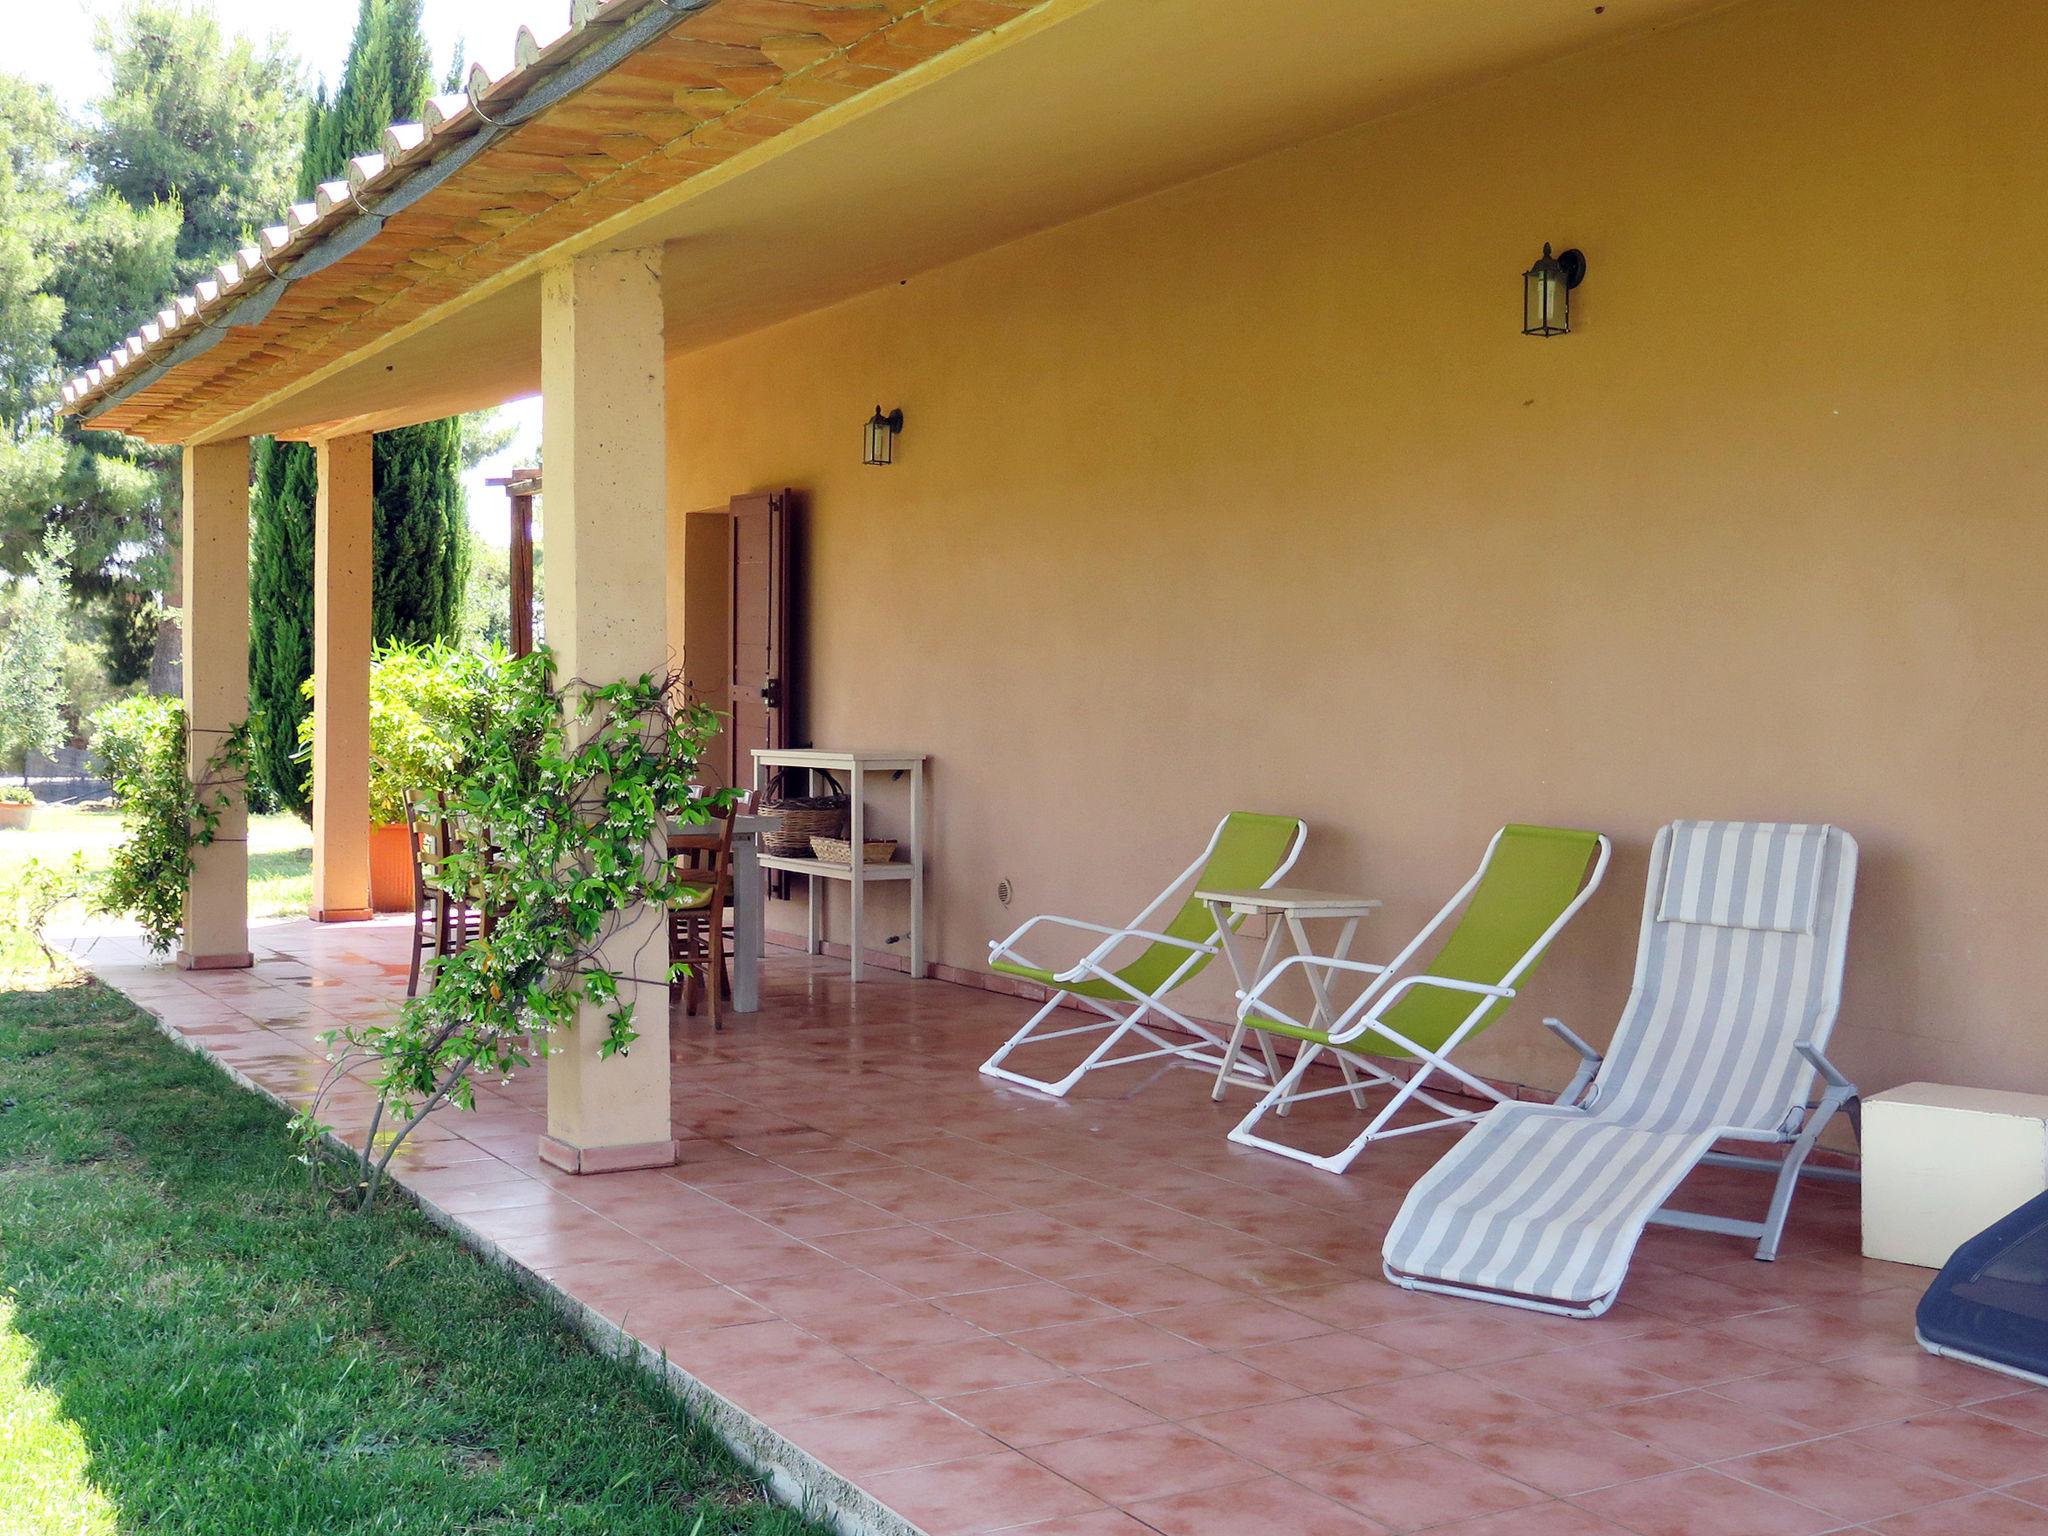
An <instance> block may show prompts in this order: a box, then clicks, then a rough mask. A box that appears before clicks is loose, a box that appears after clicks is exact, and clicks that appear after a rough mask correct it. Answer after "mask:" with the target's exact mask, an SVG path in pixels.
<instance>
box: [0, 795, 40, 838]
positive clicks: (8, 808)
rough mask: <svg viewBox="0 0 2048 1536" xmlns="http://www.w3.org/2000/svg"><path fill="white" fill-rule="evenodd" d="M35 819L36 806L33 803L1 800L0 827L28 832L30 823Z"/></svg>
mask: <svg viewBox="0 0 2048 1536" xmlns="http://www.w3.org/2000/svg"><path fill="white" fill-rule="evenodd" d="M35 819H36V808H35V806H34V804H33V803H31V804H28V805H16V804H15V803H14V802H12V801H0V828H9V829H12V830H14V831H17V832H26V831H27V830H28V829H29V823H30V822H32V821H34V820H35Z"/></svg>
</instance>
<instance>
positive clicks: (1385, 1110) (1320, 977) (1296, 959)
mask: <svg viewBox="0 0 2048 1536" xmlns="http://www.w3.org/2000/svg"><path fill="white" fill-rule="evenodd" d="M1505 831H1506V828H1502V829H1501V832H1505ZM1501 832H1496V833H1494V834H1493V837H1492V840H1491V841H1489V842H1488V843H1487V845H1486V856H1485V857H1484V858H1482V859H1481V860H1480V861H1479V868H1478V869H1477V870H1475V871H1473V874H1472V877H1471V879H1469V880H1467V881H1466V882H1465V883H1464V884H1463V885H1462V886H1460V887H1459V888H1458V891H1457V894H1456V895H1454V896H1452V897H1451V899H1450V900H1449V901H1447V902H1445V903H1444V904H1443V906H1442V907H1441V908H1440V909H1439V910H1438V912H1437V914H1436V916H1435V917H1433V918H1431V919H1430V920H1429V922H1428V923H1427V924H1426V925H1425V926H1424V927H1423V929H1422V930H1421V932H1419V933H1417V934H1416V935H1415V937H1414V938H1412V939H1410V940H1409V941H1408V943H1407V944H1406V945H1405V946H1403V948H1402V950H1401V952H1400V953H1399V954H1397V955H1396V956H1394V958H1393V959H1392V960H1390V961H1388V962H1387V963H1386V964H1385V965H1373V964H1369V963H1367V962H1365V961H1362V960H1336V959H1331V958H1328V957H1326V956H1318V955H1289V956H1288V957H1287V958H1286V959H1285V960H1283V961H1281V962H1280V964H1278V965H1276V966H1275V967H1274V968H1273V969H1272V970H1271V971H1269V972H1267V974H1266V975H1265V976H1264V977H1262V978H1261V979H1260V980H1259V982H1258V984H1257V985H1256V986H1254V987H1253V988H1252V990H1251V991H1250V992H1249V993H1240V994H1239V996H1238V1010H1237V1016H1238V1024H1239V1028H1238V1031H1237V1032H1236V1033H1235V1034H1234V1035H1233V1037H1232V1042H1231V1044H1232V1054H1233V1055H1234V1053H1235V1049H1236V1046H1237V1044H1238V1043H1239V1041H1240V1040H1241V1039H1242V1036H1243V1032H1244V1029H1245V1028H1246V1027H1247V1026H1249V1027H1250V1028H1251V1029H1254V1030H1256V1029H1258V1025H1257V1023H1256V1022H1255V1020H1254V1015H1259V1016H1262V1017H1266V1018H1271V1019H1276V1020H1278V1021H1279V1022H1280V1023H1283V1024H1287V1025H1290V1026H1292V1027H1294V1028H1296V1029H1301V1028H1306V1027H1308V1026H1306V1025H1304V1024H1303V1023H1302V1022H1301V1021H1300V1020H1298V1019H1295V1018H1293V1017H1292V1016H1291V1015H1289V1014H1288V1013H1286V1012H1285V1011H1284V1010H1282V1009H1280V1008H1278V1007H1276V1006H1275V1005H1274V1004H1273V1003H1272V1002H1271V1001H1270V1000H1269V996H1268V994H1269V993H1270V992H1271V991H1272V989H1273V988H1274V987H1276V986H1278V985H1279V984H1280V982H1281V980H1282V978H1284V977H1285V976H1286V975H1287V973H1288V972H1290V971H1292V970H1295V969H1300V970H1302V971H1303V972H1304V973H1305V974H1306V976H1307V979H1308V982H1309V987H1310V990H1311V992H1312V993H1313V994H1314V996H1315V998H1316V1000H1317V1003H1318V1005H1319V1006H1320V1008H1322V1009H1323V1010H1325V1011H1327V1009H1328V1006H1329V1005H1328V977H1329V974H1330V973H1332V972H1349V973H1352V974H1355V975H1360V976H1370V977H1372V978H1373V980H1372V981H1371V982H1369V983H1368V984H1367V986H1366V988H1365V990H1364V991H1363V992H1361V993H1360V994H1359V995H1358V996H1357V997H1356V998H1354V999H1353V1000H1352V1002H1351V1004H1350V1006H1348V1007H1347V1008H1345V1009H1344V1011H1343V1012H1342V1013H1341V1014H1339V1015H1338V1016H1337V1018H1336V1021H1335V1023H1334V1024H1333V1025H1332V1026H1331V1028H1330V1029H1329V1031H1328V1033H1329V1037H1330V1038H1329V1043H1328V1044H1327V1045H1324V1044H1320V1043H1318V1042H1316V1041H1313V1040H1301V1041H1297V1043H1296V1045H1297V1048H1296V1053H1295V1058H1294V1066H1293V1068H1292V1069H1291V1070H1290V1071H1289V1072H1288V1073H1287V1075H1286V1076H1284V1077H1282V1078H1281V1079H1280V1080H1279V1081H1278V1082H1276V1083H1274V1084H1273V1086H1272V1087H1271V1088H1270V1089H1269V1090H1268V1091H1267V1093H1266V1095H1265V1097H1263V1098H1262V1099H1260V1100H1259V1102H1258V1103H1257V1104H1255V1105H1253V1106H1252V1109H1251V1113H1249V1114H1248V1115H1246V1116H1245V1117H1244V1119H1243V1120H1241V1121H1239V1122H1238V1124H1237V1126H1236V1128H1235V1129H1233V1130H1232V1131H1231V1132H1230V1137H1229V1139H1230V1140H1231V1141H1234V1142H1236V1143H1237V1144H1238V1145H1239V1146H1244V1147H1257V1148H1258V1149H1259V1150H1260V1151H1262V1152H1273V1153H1277V1154H1278V1155H1279V1156H1281V1157H1286V1158H1292V1159H1293V1160H1294V1161H1295V1162H1298V1163H1307V1164H1308V1165H1309V1166H1310V1167H1312V1168H1320V1169H1322V1170H1323V1171H1324V1172H1326V1173H1342V1172H1344V1171H1345V1170H1346V1169H1348V1168H1349V1167H1350V1166H1351V1165H1352V1163H1353V1162H1355V1161H1356V1160H1357V1159H1358V1157H1359V1155H1360V1154H1361V1153H1363V1152H1364V1151H1365V1149H1366V1148H1367V1147H1369V1146H1371V1145H1372V1144H1373V1143H1374V1142H1376V1141H1387V1140H1391V1139H1392V1138H1393V1137H1396V1136H1412V1135H1414V1134H1415V1133H1417V1132H1418V1131H1435V1130H1445V1129H1448V1128H1450V1127H1452V1126H1458V1125H1464V1124H1466V1123H1467V1122H1469V1121H1473V1120H1477V1119H1478V1118H1479V1117H1480V1116H1481V1115H1483V1114H1485V1113H1486V1110H1485V1109H1461V1108H1459V1107H1458V1106H1456V1105H1454V1104H1450V1103H1447V1102H1445V1101H1444V1100H1443V1099H1440V1098H1438V1097H1437V1096H1436V1095H1435V1094H1433V1093H1430V1092H1429V1091H1428V1090H1426V1089H1425V1088H1424V1087H1423V1084H1424V1083H1425V1082H1427V1081H1428V1080H1429V1079H1430V1078H1431V1077H1433V1076H1434V1075H1436V1074H1437V1073H1439V1072H1441V1073H1443V1074H1444V1075H1445V1076H1448V1077H1452V1078H1455V1079H1456V1080H1457V1081H1458V1082H1459V1083H1462V1084H1463V1085H1464V1086H1465V1088H1466V1089H1467V1090H1468V1091H1470V1092H1471V1093H1472V1094H1473V1095H1474V1096H1476V1097H1478V1098H1480V1099H1483V1100H1486V1101H1487V1107H1488V1108H1491V1107H1492V1106H1493V1105H1494V1104H1501V1103H1505V1102H1507V1099H1506V1096H1505V1095H1504V1094H1502V1093H1500V1092H1499V1091H1498V1090H1496V1089H1495V1088H1494V1087H1493V1086H1492V1085H1490V1084H1489V1083H1487V1082H1486V1081H1484V1080H1483V1079H1481V1078H1478V1077H1475V1076H1474V1075H1473V1074H1472V1073H1470V1072H1467V1071H1466V1070H1465V1069H1464V1068H1463V1067H1461V1066H1459V1065H1458V1064H1457V1063H1456V1062H1454V1061H1452V1060H1451V1059H1450V1056H1451V1053H1452V1052H1453V1051H1455V1050H1456V1049H1457V1048H1458V1046H1459V1045H1460V1044H1462V1043H1463V1042H1464V1040H1465V1038H1466V1037H1467V1036H1468V1035H1470V1034H1471V1033H1472V1032H1473V1031H1474V1030H1475V1029H1477V1028H1478V1027H1479V1023H1480V1021H1481V1020H1482V1019H1484V1018H1485V1017H1486V1015H1487V1013H1488V1012H1489V1011H1490V1010H1491V1009H1492V1008H1493V1007H1494V1005H1495V1004H1496V1003H1500V1002H1504V1001H1506V1000H1508V999H1511V998H1513V997H1514V996H1515V985H1516V983H1517V982H1519V981H1520V980H1521V979H1522V977H1523V976H1524V975H1526V974H1527V973H1528V971H1529V968H1530V967H1531V966H1533V965H1535V963H1536V962H1537V961H1538V960H1539V959H1541V958H1542V956H1543V953H1544V951H1545V950H1547V949H1548V948H1549V947H1550V944H1551V941H1552V940H1554V939H1555V938H1556V937H1557V935H1558V934H1559V933H1560V932H1562V931H1563V929H1564V926H1565V924H1567V923H1569V922H1570V921H1571V920H1572V918H1573V917H1575V916H1576V915H1577V914H1578V911H1579V908H1581V907H1583V906H1584V905H1585V904H1586V903H1587V901H1589V900H1590V899H1591V898H1592V895H1593V893H1594V892H1595V891H1597V890H1599V889H1600V882H1601V880H1602V879H1603V878H1604V877H1605V876H1606V874H1607V861H1608V858H1609V857H1610V855H1611V854H1612V853H1613V845H1612V844H1611V843H1610V842H1609V841H1608V840H1607V838H1606V836H1605V835H1602V836H1601V837H1600V839H1599V849H1600V851H1599V854H1598V856H1597V857H1596V858H1595V859H1594V861H1593V871H1592V874H1591V875H1589V876H1588V877H1587V879H1586V882H1585V884H1584V885H1582V886H1581V887H1580V888H1579V893H1578V895H1577V896H1575V897H1573V898H1572V901H1571V904H1570V905H1569V906H1567V907H1566V908H1565V909H1564V910H1563V911H1562V912H1560V913H1559V914H1558V915H1557V917H1556V918H1555V919H1553V920H1552V922H1551V924H1550V926H1549V927H1547V928H1545V929H1544V930H1543V932H1542V934H1541V935H1539V936H1538V938H1537V939H1536V941H1535V942H1534V943H1533V944H1531V945H1530V946H1529V947H1528V949H1527V950H1525V951H1524V952H1523V954H1522V957H1521V958H1520V959H1519V960H1517V961H1516V962H1515V963H1514V965H1513V966H1511V967H1510V968H1509V970H1508V972H1507V974H1506V975H1505V976H1503V977H1502V978H1501V979H1500V982H1499V983H1498V984H1497V985H1491V986H1489V985H1487V984H1485V983H1483V982H1475V981H1461V980H1459V979H1457V978H1456V977H1452V976H1432V975H1430V974H1428V973H1427V972H1413V973H1410V974H1408V975H1405V976H1404V975H1401V974H1400V971H1401V967H1402V966H1404V965H1406V964H1407V963H1408V962H1409V961H1410V960H1412V959H1413V958H1414V957H1415V953H1416V951H1417V950H1419V949H1421V948H1422V946H1423V945H1424V944H1426V943H1428V942H1429V940H1430V939H1431V937H1432V936H1433V935H1435V934H1436V932H1437V931H1438V930H1439V929H1440V928H1442V927H1443V925H1444V924H1445V923H1446V922H1448V921H1449V920H1450V918H1451V915H1452V914H1453V913H1455V912H1457V911H1458V910H1459V909H1460V908H1462V907H1463V906H1464V905H1465V902H1466V901H1467V900H1468V899H1469V898H1470V897H1471V895H1472V893H1473V892H1474V891H1475V890H1477V889H1478V888H1479V882H1480V881H1481V880H1483V879H1485V878H1486V871H1487V867H1488V866H1489V865H1490V864H1492V862H1493V854H1494V850H1495V849H1496V848H1497V847H1498V846H1499V845H1500V839H1501ZM1417 987H1437V988H1440V989H1442V990H1444V991H1447V992H1464V993H1468V994H1470V995H1471V996H1473V997H1474V998H1476V999H1477V1001H1476V1002H1474V1003H1473V1005H1472V1009H1471V1011H1470V1012H1469V1013H1467V1014H1466V1015H1465V1017H1464V1018H1463V1019H1462V1020H1460V1021H1459V1023H1458V1026H1457V1027H1456V1028H1455V1029H1453V1030H1452V1031H1451V1033H1450V1034H1449V1035H1448V1036H1447V1037H1446V1038H1445V1040H1444V1043H1443V1044H1442V1046H1440V1047H1439V1048H1437V1049H1436V1050H1431V1049H1429V1047H1427V1046H1425V1045H1421V1044H1419V1043H1418V1042H1416V1041H1414V1040H1410V1039H1409V1038H1408V1037H1407V1036H1406V1035H1403V1034H1402V1033H1401V1032H1400V1031H1399V1030H1397V1029H1394V1028H1392V1027H1390V1026H1389V1025H1388V1024H1387V1023H1386V1022H1385V1014H1386V1012H1387V1010H1388V1009H1389V1008H1391V1007H1392V1006H1393V1005H1394V1004H1395V1003H1396V1002H1398V1001H1399V1000H1400V999H1401V998H1402V997H1403V996H1405V995H1406V994H1407V993H1409V992H1410V991H1412V990H1414V989H1415V988H1417ZM1262 1033H1263V1032H1262ZM1367 1035H1377V1036H1379V1037H1380V1038H1381V1039H1383V1040H1386V1041H1389V1042H1391V1043H1392V1044H1393V1045H1395V1046H1397V1047H1398V1048H1399V1049H1401V1050H1403V1051H1406V1052H1407V1053H1408V1054H1409V1055H1410V1056H1411V1057H1413V1058H1414V1059H1415V1062H1416V1065H1415V1069H1414V1070H1413V1071H1412V1072H1410V1073H1409V1074H1407V1076H1405V1077H1403V1076H1402V1075H1400V1074H1398V1073H1395V1072H1390V1071H1388V1070H1387V1069H1386V1068H1385V1067H1383V1066H1381V1065H1380V1064H1379V1063H1378V1062H1377V1061H1375V1060H1374V1059H1373V1058H1372V1057H1370V1056H1367V1055H1363V1054H1361V1053H1359V1052H1356V1051H1347V1050H1345V1049H1343V1047H1344V1046H1345V1045H1347V1044H1349V1043H1350V1042H1352V1041H1355V1040H1362V1039H1364V1038H1365V1037H1366V1036H1367ZM1325 1051H1328V1052H1330V1053H1331V1054H1332V1055H1334V1056H1335V1057H1336V1060H1337V1064H1338V1066H1339V1067H1340V1068H1341V1069H1342V1071H1343V1077H1344V1081H1343V1082H1341V1083H1338V1084H1337V1085H1336V1086H1334V1087H1330V1088H1315V1089H1311V1090H1309V1091H1308V1092H1306V1093H1304V1092H1302V1090H1301V1083H1302V1079H1303V1078H1304V1077H1305V1076H1306V1075H1307V1073H1308V1070H1309V1068H1310V1067H1312V1066H1314V1065H1315V1062H1316V1059H1317V1058H1318V1057H1319V1056H1321V1055H1322V1054H1323V1053H1324V1052H1325ZM1231 1065H1232V1063H1231V1061H1229V1060H1226V1061H1225V1062H1224V1065H1223V1070H1224V1071H1226V1072H1227V1071H1229V1070H1230V1068H1231ZM1361 1071H1362V1072H1364V1073H1365V1074H1366V1075H1367V1076H1368V1077H1369V1078H1371V1079H1372V1081H1373V1083H1374V1084H1376V1085H1378V1086H1381V1087H1386V1088H1390V1089H1392V1090H1393V1093H1392V1096H1391V1097H1390V1098H1389V1099H1388V1101H1387V1103H1386V1104H1385V1106H1383V1107H1382V1108H1381V1110H1380V1112H1379V1113H1378V1114H1376V1115H1374V1116H1373V1117H1372V1119H1371V1121H1370V1122H1368V1123H1367V1125H1366V1127H1365V1129H1364V1130H1362V1131H1360V1132H1359V1133H1358V1134H1357V1135H1356V1136H1354V1137H1353V1138H1352V1139H1351V1141H1350V1142H1349V1143H1348V1144H1347V1145H1346V1146H1345V1147H1344V1149H1343V1150H1342V1151H1340V1152H1334V1153H1331V1154H1329V1155H1327V1156H1318V1155H1317V1154H1315V1153H1313V1152H1305V1151H1303V1150H1302V1149H1301V1148H1299V1147H1290V1146H1288V1145H1287V1144H1286V1143H1284V1142H1279V1141H1274V1140H1272V1139H1271V1138H1269V1137H1265V1136H1260V1135H1258V1134H1256V1133H1255V1132H1254V1131H1253V1129H1252V1127H1253V1126H1255V1125H1257V1124H1258V1123H1259V1121H1260V1120H1262V1119H1264V1118H1265V1116H1266V1115H1267V1114H1269V1113H1270V1114H1274V1115H1278V1116H1282V1117H1284V1116H1285V1115H1286V1114H1287V1111H1288V1110H1289V1109H1291V1108H1292V1107H1293V1106H1294V1105H1296V1104H1303V1103H1307V1102H1308V1101H1309V1100H1311V1099H1323V1098H1329V1097H1330V1096H1332V1095H1333V1094H1339V1093H1344V1094H1349V1095H1350V1096H1351V1100H1352V1102H1353V1103H1354V1104H1357V1105H1358V1106H1359V1108H1360V1109H1363V1108H1364V1107H1365V1095H1364V1089H1365V1087H1366V1086H1367V1085H1366V1084H1365V1083H1361V1082H1359V1081H1358V1080H1357V1079H1356V1077H1355V1076H1354V1073H1356V1072H1361ZM1410 1101H1414V1102H1417V1103H1421V1104H1426V1105H1428V1106H1429V1107H1430V1108H1431V1109H1433V1110H1435V1111H1436V1112H1437V1113H1436V1116H1435V1117H1434V1118H1432V1119H1428V1120H1421V1121H1417V1122H1416V1123H1415V1124H1413V1125H1402V1126H1392V1125H1391V1124H1390V1122H1391V1121H1392V1120H1393V1118H1394V1116H1395V1115H1397V1114H1399V1113H1400V1111H1401V1110H1402V1108H1403V1107H1404V1106H1406V1105H1407V1104H1408V1103H1409V1102H1410Z"/></svg>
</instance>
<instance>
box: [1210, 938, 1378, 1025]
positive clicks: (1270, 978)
mask: <svg viewBox="0 0 2048 1536" xmlns="http://www.w3.org/2000/svg"><path fill="white" fill-rule="evenodd" d="M1296 969H1300V970H1325V971H1351V972H1354V973H1356V974H1357V975H1360V976H1384V975H1386V973H1387V968H1386V967H1385V966H1384V965H1374V964H1372V963H1371V962H1369V961H1365V960H1334V959H1331V958H1330V957H1329V956H1327V955H1289V956H1287V957H1286V958H1285V959H1284V960H1282V961H1281V962H1280V963H1279V964H1278V965H1276V966H1274V967H1273V968H1272V969H1271V970H1270V971H1268V972H1266V974H1265V975H1263V976H1261V977H1260V978H1259V979H1258V980H1257V981H1255V982H1253V983H1252V989H1251V991H1249V992H1240V993H1238V994H1237V1001H1238V1009H1237V1013H1238V1017H1239V1018H1244V1017H1246V1015H1247V1014H1249V1013H1250V1011H1251V1010H1252V1008H1253V1007H1255V1006H1257V1005H1258V1004H1261V1003H1264V1002H1265V998H1266V993H1267V992H1268V990H1270V989H1271V988H1273V987H1275V986H1277V985H1279V982H1280V978H1281V977H1283V976H1285V975H1286V974H1287V973H1288V972H1289V971H1292V970H1296ZM1366 995H1367V996H1368V997H1370V996H1371V993H1370V992H1368V993H1367V994H1366ZM1358 1001H1361V1002H1362V1001H1364V999H1363V998H1361V999H1359V1000H1358ZM1353 1006H1354V1007H1355V1006H1356V1003H1354V1004H1353ZM1266 1009H1267V1011H1268V1012H1269V1013H1271V1014H1273V1015H1274V1016H1275V1017H1277V1018H1280V1019H1283V1020H1286V1022H1287V1023H1289V1024H1295V1023H1296V1021H1295V1020H1293V1019H1290V1018H1288V1017H1287V1015H1286V1014H1285V1013H1282V1012H1281V1011H1280V1010H1279V1009H1278V1008H1275V1007H1273V1006H1272V1005H1271V1004H1270V1003H1267V1004H1266ZM1297 1027H1299V1026H1298V1025H1297Z"/></svg>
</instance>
